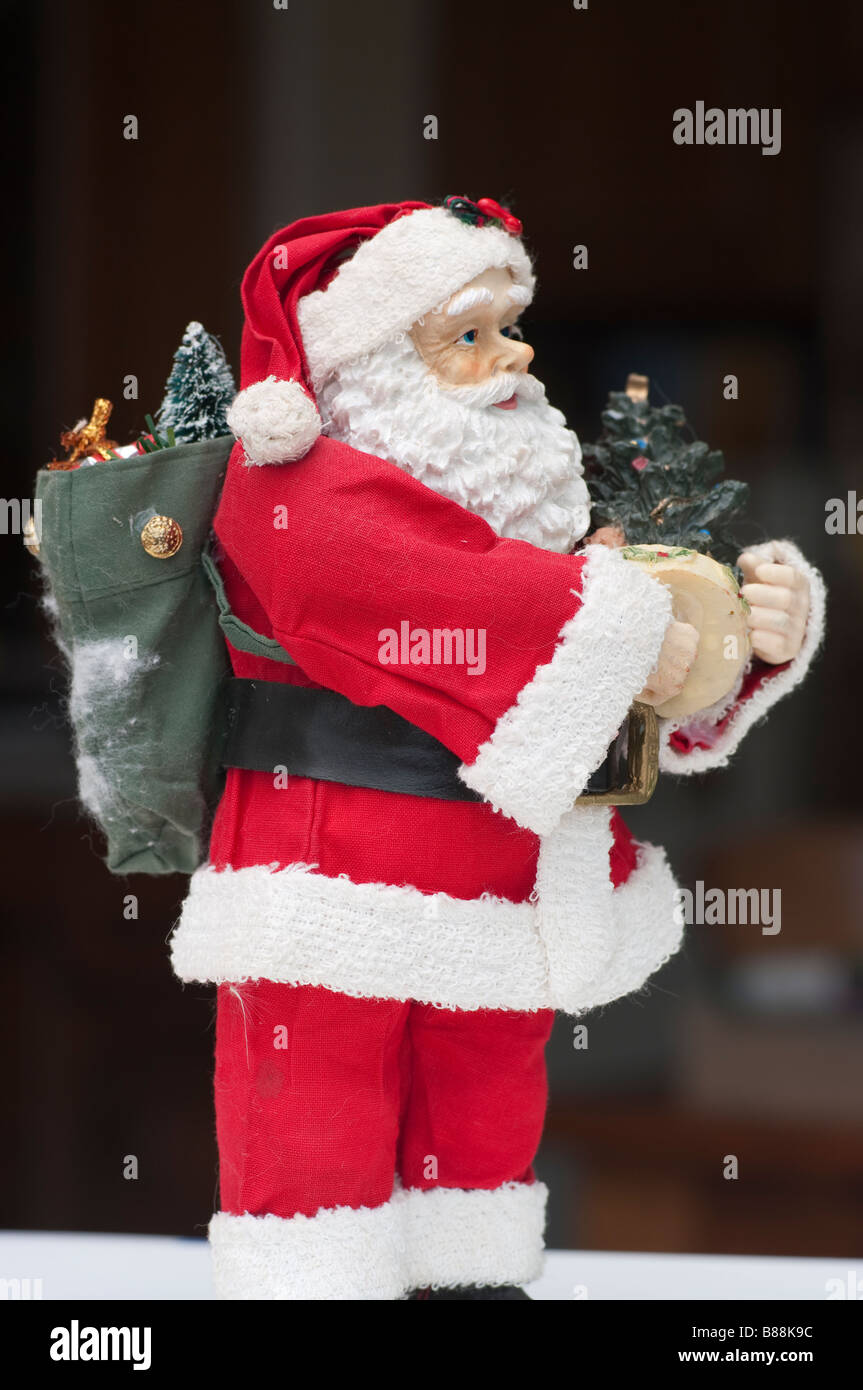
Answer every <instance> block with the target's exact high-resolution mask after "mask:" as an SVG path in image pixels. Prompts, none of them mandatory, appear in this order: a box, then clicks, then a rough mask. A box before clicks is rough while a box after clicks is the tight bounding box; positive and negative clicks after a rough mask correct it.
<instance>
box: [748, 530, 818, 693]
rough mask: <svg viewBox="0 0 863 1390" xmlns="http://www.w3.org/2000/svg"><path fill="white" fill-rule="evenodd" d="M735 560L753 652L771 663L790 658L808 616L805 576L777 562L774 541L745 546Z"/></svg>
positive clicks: (792, 656) (807, 592)
mask: <svg viewBox="0 0 863 1390" xmlns="http://www.w3.org/2000/svg"><path fill="white" fill-rule="evenodd" d="M737 563H738V565H739V566H740V568H741V569H742V570H743V578H744V580H745V581H746V582H745V583H744V585H743V587H742V589H741V590H740V592H741V594H742V595H743V597H744V598H745V599H746V601H747V603H748V604H749V605H750V611H749V614H748V615H747V618H746V623H747V626H748V628H749V630H750V632H751V634H752V650H753V652H754V654H755V655H756V656H758V657H760V658H761V660H762V661H769V662H770V663H771V665H773V666H777V665H779V664H780V663H781V662H785V661H792V660H793V659H794V657H795V656H796V655H797V653H798V652H799V651H800V648H801V647H802V645H803V634H804V633H805V631H806V619H807V617H808V616H809V581H808V579H807V578H806V576H805V574H802V573H801V572H800V570H798V569H795V568H794V566H793V565H782V564H778V563H777V562H776V551H775V549H774V542H773V541H768V542H767V543H766V544H765V545H759V546H756V547H754V548H753V549H752V550H745V551H744V552H743V554H742V555H741V556H740V558H739V560H738V561H737Z"/></svg>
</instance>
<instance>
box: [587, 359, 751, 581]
mask: <svg viewBox="0 0 863 1390" xmlns="http://www.w3.org/2000/svg"><path fill="white" fill-rule="evenodd" d="M602 423H603V426H604V428H603V432H602V434H601V436H600V438H599V440H598V441H597V443H596V444H588V445H586V446H585V449H584V465H585V477H586V479H587V484H588V487H589V488H590V495H591V500H592V504H593V512H592V524H593V526H594V528H598V527H600V526H618V527H620V528H621V529H622V530H623V532H624V535H625V538H626V542H627V544H629V545H651V544H654V545H665V546H672V547H676V546H685V547H687V548H688V549H691V550H698V551H700V552H701V553H702V554H705V555H710V556H712V558H713V559H714V560H717V561H719V563H720V564H723V565H733V564H734V562H735V560H736V558H737V556H738V554H739V553H740V551H741V549H743V546H742V545H741V544H740V543H738V542H737V541H736V540H735V538H734V528H733V522H734V521H735V520H736V519H737V518H738V517H739V516H740V515H741V513H742V512H743V510H744V508H745V507H746V504H747V502H748V500H749V488H748V486H747V484H746V483H741V482H735V481H734V480H732V479H729V478H724V479H723V478H722V477H721V475H722V473H723V471H724V467H725V461H724V459H723V457H722V454H721V452H720V451H719V450H718V449H710V448H709V447H708V445H707V444H705V443H703V442H702V441H701V440H698V439H695V438H694V435H693V431H692V430H691V428H690V427H689V426H688V424H687V422H686V417H685V416H684V413H683V410H682V409H681V407H680V406H679V405H663V406H652V405H650V404H649V403H648V400H647V379H646V377H639V376H634V375H633V376H630V378H629V380H628V382H627V388H626V391H612V392H611V393H610V395H609V398H608V405H607V406H606V408H605V410H604V411H603V415H602Z"/></svg>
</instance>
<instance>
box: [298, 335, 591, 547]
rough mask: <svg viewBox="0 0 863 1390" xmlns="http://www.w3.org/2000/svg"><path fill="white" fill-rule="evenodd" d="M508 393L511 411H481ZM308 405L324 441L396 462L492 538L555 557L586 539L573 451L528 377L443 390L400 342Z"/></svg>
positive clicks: (584, 496) (583, 490)
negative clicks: (313, 407)
mask: <svg viewBox="0 0 863 1390" xmlns="http://www.w3.org/2000/svg"><path fill="white" fill-rule="evenodd" d="M513 390H515V391H516V393H517V394H518V397H519V400H518V406H517V407H516V409H515V410H498V409H496V408H495V406H494V405H491V404H489V403H488V402H489V401H494V400H498V401H499V400H505V399H506V398H507V397H508V396H510V395H512V394H513ZM318 404H319V407H320V411H321V415H322V416H323V419H324V424H325V428H326V431H327V434H329V435H330V436H331V437H332V438H334V439H340V440H343V441H344V442H345V443H347V444H351V445H352V446H353V447H354V448H355V449H361V450H363V452H365V453H368V454H376V455H377V456H378V457H379V458H385V459H388V460H389V461H390V462H391V463H395V464H398V466H399V467H400V468H403V469H404V470H405V471H406V472H407V473H410V474H411V475H412V476H413V477H414V478H417V479H418V480H419V481H420V482H422V483H425V484H426V486H427V487H430V488H433V489H434V490H435V492H439V493H440V494H441V495H442V496H443V497H448V498H450V500H451V501H453V502H458V503H459V504H460V505H461V506H462V507H466V508H467V509H468V511H471V512H476V513H477V515H479V516H481V517H483V518H484V519H485V520H486V521H487V522H488V523H489V525H490V526H491V527H492V528H493V529H494V530H495V531H496V532H497V534H498V535H499V536H508V537H513V538H515V539H517V540H523V541H530V542H531V544H532V545H538V546H542V547H543V548H544V549H546V550H556V551H560V552H564V553H565V552H567V551H569V550H571V549H572V548H573V546H574V544H575V543H576V541H578V540H580V539H581V537H582V536H583V535H584V534H585V532H586V531H587V528H588V525H589V521H590V498H589V495H588V491H587V487H586V484H585V482H584V479H583V477H582V468H581V446H580V445H579V442H578V439H577V437H576V436H575V434H574V433H573V432H572V430H569V429H567V427H566V422H565V420H564V417H563V415H562V414H561V412H560V411H559V410H555V409H554V407H553V406H551V405H549V403H548V401H547V400H546V399H545V390H544V387H543V386H542V383H541V382H540V381H538V380H537V379H536V377H529V376H525V375H524V374H523V373H513V374H509V373H508V374H507V375H506V376H505V377H495V378H493V379H492V381H491V382H489V383H486V384H485V385H484V386H479V387H467V388H465V387H460V388H457V389H455V390H452V389H447V388H446V387H442V386H440V385H439V384H438V381H437V378H436V377H435V376H434V375H433V373H431V372H430V371H429V370H428V368H427V367H426V366H425V364H424V362H423V361H422V359H421V357H420V356H419V353H418V352H417V351H416V349H415V347H414V345H413V343H412V341H411V340H410V338H408V337H405V338H404V339H403V340H402V341H400V342H395V343H390V344H388V345H387V346H386V347H384V348H381V349H380V350H379V351H378V352H375V353H372V354H371V355H370V356H369V357H367V358H365V359H364V360H362V361H361V362H355V363H351V364H349V365H348V366H347V367H343V368H342V369H341V370H340V371H339V372H338V373H337V375H336V376H334V377H333V378H332V379H331V380H330V381H329V382H328V383H327V385H326V386H324V387H323V389H322V390H321V392H320V393H319V400H318Z"/></svg>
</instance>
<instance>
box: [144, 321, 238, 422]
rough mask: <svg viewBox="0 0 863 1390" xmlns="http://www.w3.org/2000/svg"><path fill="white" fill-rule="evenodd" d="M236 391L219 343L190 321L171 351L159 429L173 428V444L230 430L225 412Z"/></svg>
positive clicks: (199, 325) (198, 324)
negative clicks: (169, 373)
mask: <svg viewBox="0 0 863 1390" xmlns="http://www.w3.org/2000/svg"><path fill="white" fill-rule="evenodd" d="M236 394H237V388H236V386H235V385H234V378H233V374H232V372H231V369H230V367H229V366H228V363H227V362H226V360H225V354H224V352H223V350H222V345H221V343H220V342H219V341H218V339H217V338H214V337H212V335H211V334H209V333H207V332H206V331H205V330H204V328H203V326H202V325H201V324H200V323H190V324H189V326H188V327H187V329H186V331H185V333H184V334H183V341H182V343H181V344H180V346H179V347H178V348H177V351H176V353H175V354H174V365H173V367H172V368H171V375H170V376H169V377H168V381H167V384H166V386H165V397H164V400H163V401H162V404H161V406H160V407H159V413H158V417H157V419H158V427H159V430H160V431H161V433H162V434H164V433H165V432H166V431H167V430H169V429H173V431H174V439H175V441H176V443H177V444H191V443H193V441H194V440H196V439H216V438H217V437H218V436H219V435H222V434H230V430H229V429H228V422H227V420H226V418H225V413H226V411H227V409H228V406H229V405H230V404H231V401H232V400H233V399H234V396H235V395H236Z"/></svg>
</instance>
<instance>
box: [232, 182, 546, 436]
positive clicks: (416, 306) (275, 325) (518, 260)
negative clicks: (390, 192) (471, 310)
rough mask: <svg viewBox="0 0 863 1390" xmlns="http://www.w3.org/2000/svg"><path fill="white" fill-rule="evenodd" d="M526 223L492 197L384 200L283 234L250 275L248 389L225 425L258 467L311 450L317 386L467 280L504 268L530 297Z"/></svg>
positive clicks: (243, 370)
mask: <svg viewBox="0 0 863 1390" xmlns="http://www.w3.org/2000/svg"><path fill="white" fill-rule="evenodd" d="M520 234H521V223H520V222H519V221H518V219H517V218H515V217H513V216H512V214H511V213H510V212H509V211H508V209H506V208H503V207H501V206H500V204H498V203H495V202H493V201H492V200H491V199H488V198H484V199H480V200H479V202H477V203H471V202H469V201H468V200H467V199H465V198H447V199H446V200H445V203H444V205H443V206H442V207H432V206H430V205H429V204H428V203H384V204H380V205H378V206H376V207H368V208H352V209H350V210H348V211H346V212H335V213H327V214H325V215H323V216H321V217H307V218H303V219H302V220H301V221H299V222H294V223H292V225H291V226H289V227H285V228H283V229H282V230H281V231H279V232H275V233H274V235H273V236H271V237H270V239H269V241H268V242H267V243H266V245H264V246H263V247H262V248H261V250H260V251H259V252H258V254H257V256H256V257H255V259H254V260H253V261H252V264H251V265H250V266H249V269H248V270H247V271H246V274H245V276H244V277H243V287H242V297H243V307H244V309H245V315H246V319H245V326H244V329H243V342H242V352H241V363H240V384H241V386H242V390H241V391H240V394H239V395H238V396H237V398H236V400H235V401H234V403H233V405H232V406H231V409H230V410H229V412H228V424H229V426H230V428H231V429H232V431H233V432H234V434H235V435H236V436H237V437H238V438H239V439H241V440H242V442H243V447H244V450H245V454H246V459H247V461H248V462H249V463H283V462H286V461H288V460H291V459H298V458H302V456H303V455H304V454H305V453H307V452H308V450H309V449H310V448H311V446H312V444H314V442H315V440H316V439H317V437H318V435H319V434H320V431H321V420H320V416H319V415H318V411H317V407H316V405H315V402H314V393H315V392H317V391H319V390H320V388H321V386H322V385H323V384H324V382H326V380H327V379H328V378H329V377H330V376H331V375H332V374H333V372H335V371H337V370H338V369H339V368H340V367H342V366H344V365H345V364H346V363H348V362H352V361H356V360H357V359H358V358H360V357H363V356H365V355H367V354H368V353H371V352H374V351H376V350H377V349H378V348H380V347H383V346H384V344H386V343H387V342H390V341H392V339H393V338H394V337H395V336H396V335H397V334H398V333H401V332H405V331H407V329H409V328H410V327H411V325H412V324H414V323H415V322H416V320H417V319H418V318H421V317H422V316H423V314H427V313H429V312H430V311H431V310H432V309H435V308H437V307H438V306H439V305H440V304H443V303H445V302H446V300H447V299H449V298H450V297H451V296H452V295H453V294H455V293H456V292H457V291H458V290H460V289H462V288H463V286H464V285H466V284H467V283H468V282H469V281H470V280H473V279H475V277H476V276H477V275H481V274H482V272H483V271H485V270H489V269H492V268H504V267H507V268H508V269H509V270H510V272H511V273H512V276H513V279H514V281H515V282H516V283H517V284H519V285H521V286H523V287H524V288H525V289H526V290H527V291H528V292H530V293H532V291H533V287H534V277H533V271H532V268H531V263H530V258H529V256H528V254H527V251H526V250H525V248H524V246H523V244H522V242H521V240H520Z"/></svg>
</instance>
